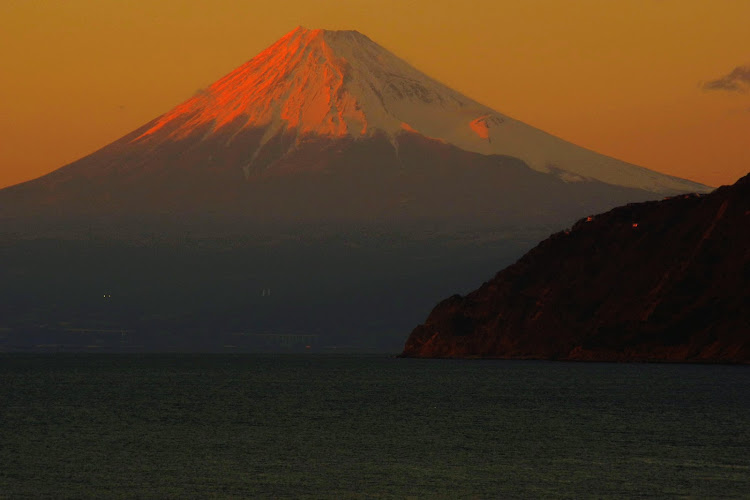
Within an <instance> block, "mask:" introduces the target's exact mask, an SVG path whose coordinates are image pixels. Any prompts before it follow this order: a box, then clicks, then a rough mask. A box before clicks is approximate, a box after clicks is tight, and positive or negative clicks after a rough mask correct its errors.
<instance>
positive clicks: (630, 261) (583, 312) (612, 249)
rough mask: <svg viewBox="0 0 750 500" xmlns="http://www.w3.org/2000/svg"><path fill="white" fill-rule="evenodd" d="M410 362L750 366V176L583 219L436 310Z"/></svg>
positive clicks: (412, 341)
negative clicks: (559, 361)
mask: <svg viewBox="0 0 750 500" xmlns="http://www.w3.org/2000/svg"><path fill="white" fill-rule="evenodd" d="M403 355H404V356H407V357H489V358H513V359H564V360H592V361H690V362H699V361H700V362H737V363H748V362H750V174H748V175H747V176H745V177H744V178H742V179H740V180H739V181H738V182H737V183H736V184H735V185H733V186H725V187H721V188H719V189H717V190H716V191H714V192H713V193H711V194H709V195H705V196H698V195H684V196H678V197H674V198H669V199H665V200H663V201H658V202H646V203H638V204H630V205H627V206H624V207H619V208H616V209H614V210H612V211H610V212H607V213H605V214H601V215H596V216H592V217H587V218H584V219H581V220H580V221H579V222H577V223H576V224H575V225H574V226H573V228H572V229H570V230H569V231H563V232H559V233H557V234H554V235H553V236H551V237H550V238H548V239H547V240H545V241H544V242H542V243H541V244H540V245H539V246H537V247H536V248H534V249H533V250H531V251H530V252H529V253H527V254H526V255H525V256H524V257H523V258H521V259H520V260H519V261H518V262H517V263H516V264H514V265H512V266H510V267H508V268H506V269H505V270H503V271H501V272H500V273H498V274H497V275H496V276H495V277H494V278H493V279H492V280H490V281H488V282H486V283H484V284H483V285H482V286H481V287H480V288H479V289H478V290H476V291H474V292H471V293H469V294H468V295H467V296H465V297H461V296H459V295H454V296H453V297H450V298H448V299H446V300H444V301H443V302H441V303H440V304H438V306H437V307H435V309H434V310H433V311H432V313H431V314H430V315H429V317H428V318H427V321H426V322H425V323H424V324H422V325H420V326H418V327H417V328H416V329H415V330H414V331H413V332H412V334H411V336H410V337H409V339H408V341H407V342H406V346H405V349H404V352H403Z"/></svg>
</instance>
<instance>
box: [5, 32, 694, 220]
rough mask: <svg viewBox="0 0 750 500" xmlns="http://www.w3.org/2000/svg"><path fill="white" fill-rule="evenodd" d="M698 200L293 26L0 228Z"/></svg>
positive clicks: (72, 170) (351, 46) (327, 35)
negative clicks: (147, 218) (38, 220)
mask: <svg viewBox="0 0 750 500" xmlns="http://www.w3.org/2000/svg"><path fill="white" fill-rule="evenodd" d="M312 184H314V185H315V188H312V187H311V185H312ZM707 189H708V188H706V187H705V186H703V185H700V184H697V183H693V182H689V181H685V180H682V179H677V178H674V177H670V176H666V175H663V174H659V173H656V172H653V171H650V170H647V169H644V168H640V167H636V166H634V165H630V164H627V163H624V162H621V161H618V160H615V159H613V158H609V157H606V156H603V155H599V154H596V153H594V152H592V151H589V150H586V149H583V148H580V147H577V146H574V145H572V144H570V143H567V142H565V141H562V140H560V139H558V138H556V137H554V136H551V135H549V134H546V133H544V132H542V131H540V130H537V129H535V128H533V127H530V126H528V125H525V124H523V123H521V122H519V121H517V120H514V119H512V118H510V117H508V116H505V115H503V114H501V113H498V112H496V111H494V110H492V109H490V108H488V107H486V106H483V105H481V104H479V103H477V102H475V101H473V100H471V99H469V98H467V97H465V96H463V95H461V94H459V93H458V92H456V91H454V90H452V89H450V88H448V87H446V86H444V85H442V84H441V83H439V82H437V81H435V80H433V79H431V78H430V77H428V76H426V75H424V74H423V73H421V72H420V71H418V70H416V69H414V68H413V67H411V66H410V65H409V64H407V63H406V62H404V61H403V60H401V59H399V58H398V57H396V56H394V55H393V54H391V53H390V52H388V51H387V50H385V49H384V48H382V47H380V46H379V45H377V44H376V43H374V42H372V41H371V40H370V39H369V38H367V37H366V36H364V35H362V34H360V33H358V32H356V31H324V30H308V29H305V28H301V27H300V28H297V29H295V30H293V31H292V32H290V33H288V34H287V35H286V36H284V37H282V38H281V39H280V40H279V41H277V42H276V43H275V44H273V45H272V46H270V47H269V48H268V49H266V50H265V51H263V52H261V53H260V54H258V55H257V56H256V57H254V58H253V59H251V60H250V61H248V62H247V63H245V64H244V65H242V66H240V67H239V68H237V69H236V70H234V71H232V72H231V73H229V74H228V75H226V76H225V77H223V78H221V79H220V80H218V81H217V82H216V83H214V84H213V85H211V86H210V87H208V88H206V89H204V90H202V91H200V92H198V93H197V94H196V95H195V96H193V97H192V98H190V99H188V100H187V101H185V102H184V103H182V104H180V105H178V106H176V107H175V108H174V109H172V110H171V111H169V112H167V113H166V114H164V115H162V116H161V117H159V118H157V119H155V120H154V121H152V122H150V123H148V124H146V125H145V126H143V127H141V128H139V129H138V130H136V131H134V132H132V133H131V134H128V135H127V136H125V137H123V138H122V139H120V140H118V141H116V142H115V143H113V144H110V145H109V146H106V147H104V148H102V149H101V150H99V151H97V152H95V153H93V154H91V155H89V156H87V157H85V158H83V159H81V160H78V161H76V162H73V163H72V164H69V165H67V166H65V167H62V168H60V169H58V170H56V171H54V172H52V173H50V174H48V175H46V176H43V177H41V178H39V179H36V180H33V181H30V182H26V183H23V184H20V185H17V186H12V187H10V188H7V189H4V190H0V217H5V218H9V217H15V216H19V215H23V216H28V215H31V214H43V215H47V214H50V213H56V214H59V213H61V212H62V213H65V214H69V215H72V214H82V215H86V216H91V215H97V216H99V215H102V214H107V215H112V216H132V215H134V214H153V213H162V214H163V213H167V214H176V213H183V214H205V213H213V214H223V215H240V216H242V217H247V218H250V219H254V220H271V221H274V222H278V221H289V220H297V221H299V220H304V221H308V222H309V221H311V220H319V219H325V220H331V219H345V220H351V219H362V218H365V219H372V218H377V219H383V220H404V219H415V218H416V219H420V218H424V217H430V218H435V219H444V218H446V217H447V218H449V219H456V218H459V217H461V216H463V217H464V218H471V219H474V218H476V217H483V216H485V215H490V217H489V218H490V219H493V218H494V217H492V215H493V213H499V214H500V215H501V216H502V217H503V218H505V217H516V216H518V215H520V214H525V216H526V217H529V218H531V219H535V220H534V221H535V222H538V221H544V222H548V221H550V220H555V221H556V222H559V221H560V219H561V218H560V217H559V216H558V212H559V210H560V209H563V210H564V211H565V210H566V209H569V208H573V207H575V209H574V210H581V209H588V208H589V206H591V205H592V204H593V205H594V206H596V207H600V208H604V207H605V206H607V207H611V206H614V204H616V203H617V202H625V201H632V200H637V199H646V198H649V197H654V195H664V194H674V193H678V192H705V191H706V190H707ZM532 204H533V205H534V207H533V209H532V210H531V211H530V210H529V205H532ZM572 212H573V211H570V210H568V211H567V212H565V214H564V216H563V218H564V217H566V216H567V217H570V216H571V213H572Z"/></svg>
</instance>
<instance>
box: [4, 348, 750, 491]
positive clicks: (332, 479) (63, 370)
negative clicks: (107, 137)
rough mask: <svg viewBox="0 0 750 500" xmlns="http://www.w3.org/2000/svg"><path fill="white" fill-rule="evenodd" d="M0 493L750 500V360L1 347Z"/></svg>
mask: <svg viewBox="0 0 750 500" xmlns="http://www.w3.org/2000/svg"><path fill="white" fill-rule="evenodd" d="M0 423H1V424H2V426H1V427H0V433H2V434H0V465H1V466H0V497H3V498H23V497H69V498H81V497H99V498H113V497H154V498H167V497H171V498H185V497H201V498H206V497H250V498H258V497H294V498H320V497H323V498H376V497H397V498H404V497H419V498H435V497H447V498H467V497H468V498H499V497H531V498H541V497H554V498H581V497H618V498H621V497H646V496H651V497H683V496H689V497H712V498H716V497H749V496H750V367H747V366H744V367H741V366H740V367H737V366H718V365H714V366H708V365H674V364H672V365H657V364H598V363H591V364H588V363H554V362H531V361H528V362H527V361H447V360H446V361H441V360H407V359H395V358H392V357H387V356H357V355H351V356H346V355H335V356H334V355H313V354H311V355H16V354H14V355H0Z"/></svg>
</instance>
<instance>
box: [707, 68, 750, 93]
mask: <svg viewBox="0 0 750 500" xmlns="http://www.w3.org/2000/svg"><path fill="white" fill-rule="evenodd" d="M702 87H703V90H725V91H727V92H741V93H744V92H747V91H748V90H750V64H744V65H742V66H737V67H736V68H734V69H733V70H732V71H731V72H729V73H728V74H726V75H724V76H722V77H721V78H717V79H716V80H711V81H708V82H705V83H704V84H703V85H702Z"/></svg>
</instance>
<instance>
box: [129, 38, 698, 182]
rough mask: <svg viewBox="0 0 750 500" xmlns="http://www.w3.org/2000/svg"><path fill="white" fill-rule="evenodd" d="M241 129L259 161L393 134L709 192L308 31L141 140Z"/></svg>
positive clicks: (352, 42)
mask: <svg viewBox="0 0 750 500" xmlns="http://www.w3.org/2000/svg"><path fill="white" fill-rule="evenodd" d="M238 121H239V122H240V123H241V126H240V127H239V129H238V130H241V129H243V128H251V127H252V128H256V127H259V128H263V129H264V130H265V132H264V134H263V138H262V139H261V141H260V146H259V147H258V150H257V151H256V153H255V155H256V156H257V154H258V153H259V152H260V150H261V149H262V147H263V145H264V144H265V143H267V142H268V141H269V140H270V139H271V138H272V137H274V136H276V135H277V134H279V133H282V132H292V133H294V134H297V137H298V140H299V139H301V138H303V137H305V136H306V135H308V134H314V135H318V136H329V137H341V136H347V135H348V136H352V137H355V138H364V137H370V136H373V135H374V134H376V133H385V134H386V135H388V136H389V137H391V138H393V137H394V136H395V135H396V134H401V133H408V132H411V133H415V132H416V133H419V134H422V135H424V136H426V137H429V138H434V139H439V140H441V141H444V142H447V143H450V144H453V145H455V146H457V147H460V148H462V149H464V150H467V151H471V152H476V153H481V154H501V155H508V156H513V157H516V158H520V159H522V160H523V161H524V162H526V163H527V164H528V165H529V166H530V167H531V168H533V169H535V170H538V171H541V172H548V173H553V174H555V175H558V176H560V177H561V178H562V179H564V180H566V181H569V182H575V181H583V180H586V179H595V180H600V181H603V182H607V183H610V184H615V185H620V186H626V187H635V188H640V189H645V190H648V191H652V192H657V193H671V192H685V191H701V192H704V191H708V190H709V189H708V188H707V187H706V186H703V185H701V184H697V183H693V182H690V181H686V180H683V179H679V178H675V177H671V176H667V175H663V174H660V173H657V172H654V171H651V170H647V169H644V168H641V167H637V166H635V165H631V164H628V163H625V162H622V161H619V160H616V159H614V158H610V157H607V156H603V155H600V154H597V153H595V152H593V151H590V150H587V149H584V148H581V147H578V146H575V145H573V144H571V143H568V142H566V141H563V140H562V139H559V138H557V137H554V136H552V135H550V134H547V133H545V132H543V131H541V130H538V129H536V128H534V127H531V126H529V125H526V124H524V123H522V122H520V121H517V120H514V119H512V118H510V117H508V116H505V115H503V114H501V113H498V112H497V111H494V110H492V109H490V108H488V107H486V106H484V105H482V104H480V103H478V102H476V101H473V100H471V99H469V98H467V97H465V96H463V95H461V94H460V93H458V92H456V91H455V90H452V89H450V88H448V87H446V86H445V85H443V84H441V83H439V82H437V81H436V80H433V79H432V78H430V77H428V76H427V75H425V74H423V73H422V72H420V71H418V70H417V69H415V68H413V67H412V66H411V65H409V64H408V63H406V62H405V61H403V60H402V59H399V58H398V57H396V56H395V55H393V54H392V53H390V52H389V51H387V50H385V49H384V48H382V47H381V46H379V45H377V44H376V43H374V42H373V41H371V40H370V39H369V38H367V37H366V36H364V35H362V34H360V33H358V32H356V31H326V30H308V29H305V28H303V27H298V28H297V29H295V30H293V31H291V32H290V33H288V34H287V35H285V36H284V37H282V38H281V39H280V40H279V41H277V42H276V43H274V44H273V45H271V46H270V47H269V48H267V49H266V50H264V51H263V52H261V53H260V54H258V55H257V56H256V57H254V58H253V59H251V60H250V61H248V62H247V63H245V64H244V65H242V66H240V67H239V68H237V69H236V70H235V71H232V72H231V73H229V74H228V75H226V76H225V77H223V78H222V79H220V80H219V81H217V82H216V83H214V84H213V85H211V86H210V87H209V88H208V89H206V90H205V91H203V92H200V93H199V94H198V95H196V96H194V97H192V98H191V99H189V100H188V101H186V102H185V103H183V104H181V105H179V106H177V107H176V108H174V109H173V110H172V111H170V112H168V113H166V114H165V115H163V116H162V117H160V118H159V119H158V120H157V121H156V123H155V124H154V125H153V126H152V127H151V128H150V129H148V130H147V131H146V132H144V133H143V134H141V135H140V136H139V137H137V138H136V139H135V140H134V141H133V142H138V141H146V140H148V139H149V138H150V137H152V136H154V134H155V133H156V132H157V131H160V130H162V129H164V130H166V131H168V137H169V138H172V139H175V140H177V139H181V138H185V137H187V136H189V135H191V134H193V133H196V132H197V131H198V130H200V131H201V133H205V130H206V128H209V130H211V131H212V132H216V131H219V130H221V129H222V128H223V127H225V126H227V125H229V124H230V123H232V124H236V123H237V122H238ZM212 132H209V134H210V133H212ZM394 144H395V143H394ZM252 160H253V158H251V159H250V163H252Z"/></svg>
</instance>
